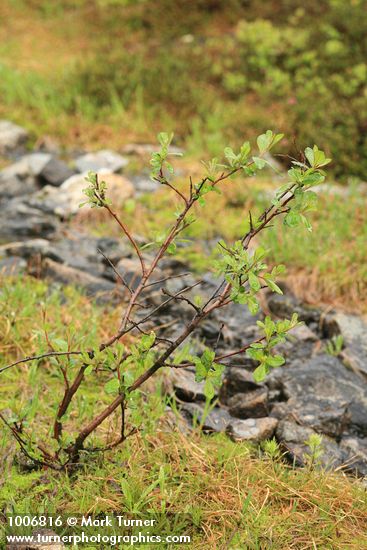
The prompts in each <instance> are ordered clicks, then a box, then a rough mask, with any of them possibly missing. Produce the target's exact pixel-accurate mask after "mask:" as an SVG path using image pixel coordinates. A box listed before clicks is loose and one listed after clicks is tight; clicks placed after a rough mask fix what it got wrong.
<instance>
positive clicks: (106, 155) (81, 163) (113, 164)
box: [75, 150, 129, 173]
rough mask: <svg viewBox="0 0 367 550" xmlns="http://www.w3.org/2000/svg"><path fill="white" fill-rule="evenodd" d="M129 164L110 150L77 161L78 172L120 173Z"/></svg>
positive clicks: (84, 156) (88, 154) (88, 155)
mask: <svg viewBox="0 0 367 550" xmlns="http://www.w3.org/2000/svg"><path fill="white" fill-rule="evenodd" d="M128 163H129V161H128V159H127V158H125V157H122V156H121V155H119V154H118V153H115V152H114V151H109V150H103V151H97V152H96V153H87V154H86V155H83V156H81V157H79V158H77V159H76V160H75V166H76V169H77V170H78V172H81V173H82V172H90V171H91V172H103V171H106V172H118V170H121V168H124V167H125V166H126V165H127V164H128Z"/></svg>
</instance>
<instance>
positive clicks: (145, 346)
mask: <svg viewBox="0 0 367 550" xmlns="http://www.w3.org/2000/svg"><path fill="white" fill-rule="evenodd" d="M155 338H156V336H155V333H154V332H153V331H152V332H151V333H150V334H143V336H142V337H141V339H140V344H139V348H140V349H141V350H142V351H147V350H149V349H150V348H151V347H152V345H153V344H154V342H155Z"/></svg>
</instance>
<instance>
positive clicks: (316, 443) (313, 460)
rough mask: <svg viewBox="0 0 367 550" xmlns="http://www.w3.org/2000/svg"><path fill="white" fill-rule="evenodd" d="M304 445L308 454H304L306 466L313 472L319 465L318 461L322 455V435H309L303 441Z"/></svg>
mask: <svg viewBox="0 0 367 550" xmlns="http://www.w3.org/2000/svg"><path fill="white" fill-rule="evenodd" d="M305 445H307V446H308V448H309V452H307V453H305V460H306V464H307V467H308V469H309V470H313V468H314V467H315V466H319V465H320V460H321V458H322V456H323V454H324V450H323V446H322V435H319V434H311V435H310V437H309V438H308V439H307V441H305Z"/></svg>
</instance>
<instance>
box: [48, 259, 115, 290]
mask: <svg viewBox="0 0 367 550" xmlns="http://www.w3.org/2000/svg"><path fill="white" fill-rule="evenodd" d="M42 275H43V276H44V277H47V278H50V279H52V280H54V281H57V282H59V283H62V284H64V285H75V286H76V287H79V288H81V289H83V290H84V291H85V292H86V294H87V295H88V296H94V295H96V294H99V293H109V294H111V293H113V292H114V290H115V285H114V284H113V283H111V282H110V281H107V280H105V279H102V278H99V277H95V276H94V275H90V274H89V273H86V272H84V271H81V270H79V269H75V268H73V267H69V266H65V265H62V264H60V263H57V262H54V261H53V260H50V259H48V258H46V259H45V260H44V262H43V263H42Z"/></svg>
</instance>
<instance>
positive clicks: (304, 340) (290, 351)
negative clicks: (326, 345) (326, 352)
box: [277, 324, 320, 366]
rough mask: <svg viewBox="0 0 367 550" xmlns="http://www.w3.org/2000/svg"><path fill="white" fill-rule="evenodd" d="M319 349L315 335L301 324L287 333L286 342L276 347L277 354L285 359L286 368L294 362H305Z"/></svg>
mask: <svg viewBox="0 0 367 550" xmlns="http://www.w3.org/2000/svg"><path fill="white" fill-rule="evenodd" d="M319 348H320V340H319V339H318V337H317V335H316V334H315V333H314V332H313V331H312V330H311V329H310V328H309V327H308V326H307V325H306V324H302V325H299V326H297V327H295V328H294V329H292V331H291V332H290V333H289V335H288V339H287V340H286V342H284V343H282V344H279V345H278V346H277V353H280V354H281V355H283V356H284V357H285V359H286V366H287V365H290V364H292V362H294V361H297V360H299V361H306V360H307V359H310V358H311V357H312V356H313V355H314V353H315V352H316V351H317V350H318V349H319Z"/></svg>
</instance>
